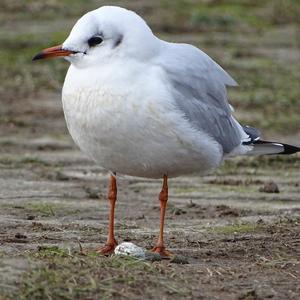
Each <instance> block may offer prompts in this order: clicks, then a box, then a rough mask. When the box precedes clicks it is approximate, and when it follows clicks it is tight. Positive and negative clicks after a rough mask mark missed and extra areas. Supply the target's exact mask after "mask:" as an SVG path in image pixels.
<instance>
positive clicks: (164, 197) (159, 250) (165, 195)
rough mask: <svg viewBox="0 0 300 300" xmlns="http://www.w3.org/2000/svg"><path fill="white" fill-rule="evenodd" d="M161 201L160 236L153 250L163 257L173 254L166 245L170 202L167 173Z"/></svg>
mask: <svg viewBox="0 0 300 300" xmlns="http://www.w3.org/2000/svg"><path fill="white" fill-rule="evenodd" d="M159 201H160V227H159V236H158V240H157V243H156V246H155V247H154V248H153V249H152V250H151V251H152V252H155V253H159V254H160V255H161V256H162V257H169V256H170V255H171V252H170V251H168V250H167V249H166V247H165V245H164V223H165V214H166V207H167V202H168V176H167V175H164V181H163V186H162V190H161V192H160V194H159Z"/></svg>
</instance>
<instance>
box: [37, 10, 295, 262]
mask: <svg viewBox="0 0 300 300" xmlns="http://www.w3.org/2000/svg"><path fill="white" fill-rule="evenodd" d="M52 57H63V58H65V59H66V60H67V61H68V62H70V67H69V69H68V71H67V74H66V77H65V81H64V85H63V89H62V105H63V111H64V116H65V120H66V124H67V127H68V130H69V132H70V134H71V136H72V138H73V140H74V142H75V144H76V145H77V146H78V147H79V148H80V149H81V150H82V151H83V152H84V153H85V154H86V155H87V156H89V157H90V158H91V159H92V160H93V161H95V163H97V164H98V165H100V166H101V167H102V168H103V169H105V170H107V171H108V172H109V174H110V179H109V187H108V200H109V204H110V212H109V223H108V237H107V242H106V243H105V245H104V246H103V247H100V248H99V249H98V252H99V253H101V254H103V255H110V254H112V253H113V252H114V249H115V247H116V246H117V244H118V243H117V241H116V239H115V233H114V214H115V205H116V200H117V175H120V174H121V175H129V176H137V177H143V178H153V179H162V188H161V191H160V193H159V196H158V199H159V203H160V226H159V235H158V239H157V242H156V244H155V246H154V247H153V249H152V250H151V251H153V252H155V253H158V254H160V255H161V256H162V257H165V258H168V257H171V256H172V255H173V253H172V252H171V251H169V250H168V249H167V247H166V246H165V242H164V223H165V213H166V207H167V201H168V179H169V178H172V177H177V176H182V175H188V174H192V173H197V174H199V175H205V174H207V173H208V172H212V171H213V170H215V169H216V168H217V167H218V166H220V165H221V164H222V162H223V161H224V160H226V159H227V158H230V157H234V156H241V155H263V154H293V153H296V152H299V151H300V148H299V147H297V146H293V145H288V144H284V143H279V142H270V141H264V140H262V139H261V138H260V132H259V130H257V129H255V128H253V127H250V126H243V125H241V124H240V123H239V122H238V121H237V120H236V118H235V117H234V116H233V108H232V106H231V105H230V104H229V101H228V97H227V88H228V87H230V86H233V87H234V86H236V85H237V83H236V81H235V80H234V79H233V78H232V77H231V76H230V75H229V74H228V73H227V72H226V71H225V70H224V69H223V68H222V67H221V66H220V65H219V64H217V63H216V62H215V61H214V60H213V59H212V58H210V57H209V56H208V55H207V54H206V53H204V52H203V51H202V50H200V49H198V48H197V47H195V46H193V45H190V44H185V43H172V42H167V41H164V40H162V39H160V38H158V37H157V36H156V35H155V34H154V33H153V32H152V30H151V29H150V27H149V26H148V25H147V23H146V21H145V20H144V19H143V18H142V17H141V16H139V15H138V14H137V13H135V12H134V11H131V10H128V9H126V8H122V7H118V6H102V7H100V8H98V9H95V10H93V11H90V12H88V13H86V14H85V15H83V16H82V17H81V18H80V19H79V20H78V21H77V22H76V23H75V25H74V27H73V28H72V30H71V32H70V34H69V36H68V37H67V39H66V40H65V41H64V42H63V43H62V44H61V45H58V46H54V47H50V48H47V49H44V50H42V51H41V52H40V53H38V54H37V55H36V56H34V58H33V60H39V59H46V58H52Z"/></svg>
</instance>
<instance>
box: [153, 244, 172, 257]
mask: <svg viewBox="0 0 300 300" xmlns="http://www.w3.org/2000/svg"><path fill="white" fill-rule="evenodd" d="M151 252H153V253H158V254H159V255H160V256H161V257H162V258H171V257H172V255H173V254H172V252H170V251H169V250H167V249H166V247H164V246H162V247H161V246H155V247H154V248H152V249H151Z"/></svg>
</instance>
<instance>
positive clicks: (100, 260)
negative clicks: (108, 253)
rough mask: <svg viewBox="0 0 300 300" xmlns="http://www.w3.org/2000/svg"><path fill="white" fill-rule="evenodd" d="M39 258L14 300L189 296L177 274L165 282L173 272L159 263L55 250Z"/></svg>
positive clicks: (15, 294) (24, 278) (25, 277)
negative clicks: (155, 294) (155, 295)
mask: <svg viewBox="0 0 300 300" xmlns="http://www.w3.org/2000/svg"><path fill="white" fill-rule="evenodd" d="M38 255H39V254H38ZM39 258H41V259H42V266H40V267H38V268H35V269H32V270H31V271H30V272H27V273H26V274H25V275H24V276H23V280H22V283H21V284H20V287H19V289H18V291H16V292H15V293H14V294H13V295H11V299H13V297H15V298H14V299H31V300H35V299H91V298H94V297H95V295H101V299H111V298H119V299H131V297H133V296H135V297H139V296H140V297H150V296H151V294H152V295H153V293H154V292H155V291H156V290H158V289H159V290H160V295H161V296H162V297H165V296H166V295H169V296H172V295H173V296H184V295H188V290H186V289H185V288H182V287H181V284H180V281H179V280H180V277H179V276H178V275H176V274H173V277H174V278H172V279H171V278H168V276H165V277H164V280H162V278H161V276H162V275H163V274H165V273H170V274H171V272H172V270H171V269H170V268H165V267H164V268H162V267H161V265H159V264H150V263H147V262H144V261H140V260H136V259H133V258H130V257H119V256H112V257H110V258H105V257H99V255H97V256H95V255H88V256H80V255H72V256H70V255H67V254H66V253H65V252H64V251H63V250H61V249H57V248H55V247H52V248H50V249H45V250H43V251H42V254H41V255H40V256H39ZM170 274H169V275H170ZM142 275H143V276H142ZM176 277H177V278H176Z"/></svg>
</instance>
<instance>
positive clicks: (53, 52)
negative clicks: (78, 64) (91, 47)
mask: <svg viewBox="0 0 300 300" xmlns="http://www.w3.org/2000/svg"><path fill="white" fill-rule="evenodd" d="M74 53H76V52H75V51H71V50H65V49H63V48H62V45H58V46H54V47H51V48H47V49H44V50H42V51H41V52H40V53H38V54H37V55H36V56H34V57H33V59H32V60H38V59H45V58H51V57H59V56H62V57H66V56H69V55H70V54H74Z"/></svg>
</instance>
